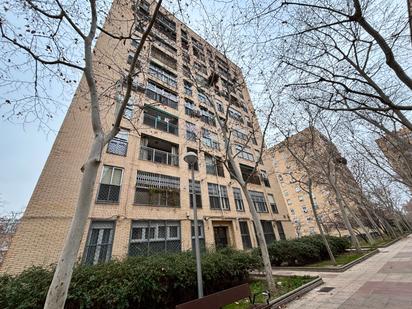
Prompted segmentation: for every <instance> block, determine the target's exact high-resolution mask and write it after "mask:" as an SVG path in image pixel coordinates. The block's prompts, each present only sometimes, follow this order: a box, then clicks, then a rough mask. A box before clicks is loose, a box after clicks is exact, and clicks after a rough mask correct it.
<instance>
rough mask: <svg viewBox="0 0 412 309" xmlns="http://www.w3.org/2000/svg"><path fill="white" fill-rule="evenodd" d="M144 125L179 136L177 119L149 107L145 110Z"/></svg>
mask: <svg viewBox="0 0 412 309" xmlns="http://www.w3.org/2000/svg"><path fill="white" fill-rule="evenodd" d="M143 123H144V124H145V125H148V126H150V127H152V128H155V129H158V130H161V131H164V132H168V133H170V134H174V135H179V127H178V123H179V120H178V119H177V118H174V117H172V116H171V115H170V114H166V113H163V112H161V111H160V110H158V109H157V108H154V107H151V106H148V105H146V106H145V108H144V115H143Z"/></svg>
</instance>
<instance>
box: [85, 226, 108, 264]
mask: <svg viewBox="0 0 412 309" xmlns="http://www.w3.org/2000/svg"><path fill="white" fill-rule="evenodd" d="M113 234H114V222H113V221H92V222H91V224H90V230H89V236H88V238H87V242H86V248H85V255H84V260H83V261H84V263H85V264H87V265H94V264H97V263H101V262H107V261H109V260H110V257H111V255H112V245H113Z"/></svg>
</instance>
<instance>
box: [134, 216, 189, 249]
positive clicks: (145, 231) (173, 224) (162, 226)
mask: <svg viewBox="0 0 412 309" xmlns="http://www.w3.org/2000/svg"><path fill="white" fill-rule="evenodd" d="M179 251H181V233H180V222H179V221H167V220H137V221H134V222H133V223H132V230H131V237H130V244H129V256H136V255H149V254H154V253H161V252H179Z"/></svg>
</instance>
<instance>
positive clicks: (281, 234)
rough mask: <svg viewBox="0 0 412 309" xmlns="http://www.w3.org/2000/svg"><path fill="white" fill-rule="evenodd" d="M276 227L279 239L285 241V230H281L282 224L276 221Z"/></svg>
mask: <svg viewBox="0 0 412 309" xmlns="http://www.w3.org/2000/svg"><path fill="white" fill-rule="evenodd" d="M276 227H277V229H278V232H279V237H280V239H282V240H286V235H285V230H284V229H283V225H282V222H281V221H276Z"/></svg>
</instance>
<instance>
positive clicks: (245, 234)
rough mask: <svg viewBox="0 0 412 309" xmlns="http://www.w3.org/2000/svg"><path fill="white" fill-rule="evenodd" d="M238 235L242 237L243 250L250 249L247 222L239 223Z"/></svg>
mask: <svg viewBox="0 0 412 309" xmlns="http://www.w3.org/2000/svg"><path fill="white" fill-rule="evenodd" d="M239 226H240V235H241V236H242V243H243V249H245V250H246V249H251V248H252V241H251V239H250V233H249V227H248V224H247V221H239Z"/></svg>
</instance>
